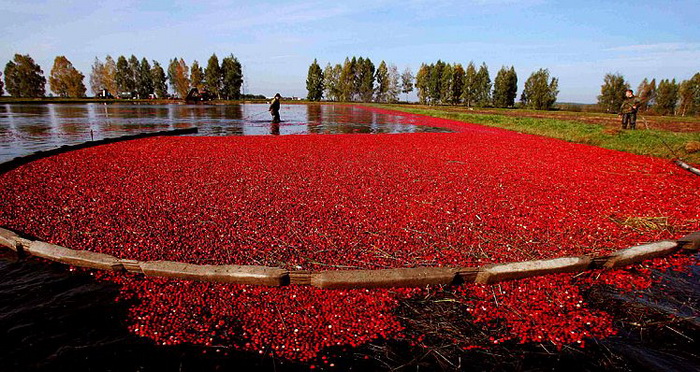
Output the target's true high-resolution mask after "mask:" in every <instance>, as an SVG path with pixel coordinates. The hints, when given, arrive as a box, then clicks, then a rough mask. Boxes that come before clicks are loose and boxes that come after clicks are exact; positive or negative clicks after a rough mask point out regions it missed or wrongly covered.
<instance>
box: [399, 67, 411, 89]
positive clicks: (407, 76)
mask: <svg viewBox="0 0 700 372" xmlns="http://www.w3.org/2000/svg"><path fill="white" fill-rule="evenodd" d="M413 79H414V78H413V71H411V68H410V67H406V69H405V70H403V72H402V73H401V93H403V94H406V95H408V94H409V93H411V92H413Z"/></svg>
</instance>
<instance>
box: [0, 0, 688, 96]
mask: <svg viewBox="0 0 700 372" xmlns="http://www.w3.org/2000/svg"><path fill="white" fill-rule="evenodd" d="M698 20H700V1H698V0H688V1H674V0H670V1H643V0H637V1H626V0H616V1H609V0H608V1H595V0H591V1H581V0H578V1H555V0H519V1H518V0H462V1H452V0H402V1H397V0H354V1H341V0H338V1H316V0H299V1H289V0H287V1H270V0H267V1H266V0H256V1H253V0H251V1H219V0H210V1H185V0H167V1H132V0H118V1H94V0H90V1H83V0H32V1H7V0H0V30H1V31H0V63H3V64H4V63H6V61H9V60H10V59H12V57H13V55H14V54H15V53H21V54H29V55H31V56H32V57H33V58H34V60H35V61H36V62H37V63H39V64H40V65H41V67H42V69H43V70H44V74H45V76H48V74H49V72H50V70H51V66H52V65H53V59H54V58H55V57H56V56H58V55H65V56H66V57H67V58H68V59H69V60H70V61H71V62H73V64H74V66H75V67H76V68H78V69H79V70H80V71H82V72H83V73H84V74H85V76H86V79H85V83H86V85H87V84H88V76H89V73H90V70H91V65H92V63H93V62H94V60H95V57H99V58H100V59H101V60H104V57H105V56H106V55H108V54H109V55H111V56H113V57H115V59H116V57H117V56H119V55H125V56H127V57H128V56H130V55H132V54H134V55H136V56H137V57H139V59H140V58H142V57H146V58H147V59H149V60H157V61H159V62H161V64H163V65H167V63H168V60H170V59H172V58H174V57H182V58H184V59H185V61H186V62H187V63H188V65H191V63H192V61H193V60H197V61H199V63H200V65H203V66H206V61H207V59H208V58H209V57H210V56H211V54H212V53H216V54H217V56H219V59H221V58H223V57H224V56H227V55H230V54H233V55H235V56H236V57H237V58H238V59H239V60H240V61H241V63H242V65H243V72H244V79H245V82H244V93H251V94H264V95H266V96H271V95H273V94H274V93H275V92H280V93H282V94H283V95H285V96H292V95H296V96H306V84H305V80H306V74H307V71H308V67H309V64H310V63H311V62H312V61H313V60H314V58H316V59H318V62H319V63H320V64H321V65H322V66H325V65H326V64H327V63H329V62H330V63H333V64H335V63H342V61H343V60H344V59H345V57H346V56H358V57H359V56H364V57H369V58H371V59H372V61H373V62H375V64H376V65H378V64H379V62H380V61H381V60H385V61H387V63H393V64H396V65H397V66H398V68H399V70H400V71H403V70H404V69H405V68H406V67H409V68H411V69H412V70H413V72H414V73H415V72H416V71H417V70H418V68H419V67H420V64H421V63H424V62H425V63H432V62H435V61H437V60H438V59H441V60H443V61H446V62H449V63H455V62H458V63H462V64H463V65H466V64H467V63H469V62H470V61H474V62H475V63H476V64H481V62H486V64H487V65H488V67H489V71H490V73H491V78H492V80H493V78H494V77H495V75H496V73H497V71H498V69H500V67H501V66H503V65H506V66H510V65H513V66H514V67H515V70H516V72H517V74H518V80H519V91H518V92H519V93H520V90H521V89H522V86H523V84H524V82H525V80H526V79H527V77H528V76H529V75H530V73H532V72H533V71H536V70H538V69H540V68H547V69H549V71H550V73H551V75H552V76H554V77H557V78H558V79H559V90H560V93H559V97H558V101H559V102H579V103H594V102H595V101H596V97H597V95H598V94H600V85H601V84H602V81H603V76H604V75H605V74H606V73H621V74H622V75H623V76H624V77H625V78H626V79H627V80H628V81H629V82H630V84H631V85H632V87H633V88H636V87H637V85H638V84H639V83H640V82H641V80H642V79H643V78H645V77H648V78H656V79H657V80H659V79H665V78H669V79H672V78H675V79H677V80H684V79H688V78H690V77H691V76H692V75H693V74H694V73H697V72H700V22H698ZM88 89H89V86H88Z"/></svg>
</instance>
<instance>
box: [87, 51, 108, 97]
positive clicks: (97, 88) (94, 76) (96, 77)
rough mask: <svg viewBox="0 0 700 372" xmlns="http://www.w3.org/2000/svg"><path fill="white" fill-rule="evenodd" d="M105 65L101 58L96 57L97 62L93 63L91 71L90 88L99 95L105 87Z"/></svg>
mask: <svg viewBox="0 0 700 372" xmlns="http://www.w3.org/2000/svg"><path fill="white" fill-rule="evenodd" d="M104 70H105V65H104V63H102V61H100V59H99V58H97V57H95V62H93V63H92V71H91V72H90V90H92V94H94V95H98V94H100V92H101V91H102V89H105V85H104V82H103V76H104Z"/></svg>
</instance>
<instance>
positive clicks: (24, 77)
mask: <svg viewBox="0 0 700 372" xmlns="http://www.w3.org/2000/svg"><path fill="white" fill-rule="evenodd" d="M45 85H46V78H45V77H44V71H42V70H41V67H39V65H38V64H36V63H35V62H34V59H32V57H30V56H29V54H25V55H22V54H15V57H14V59H13V60H12V61H9V62H7V64H6V65H5V88H6V89H7V92H8V93H10V95H12V96H13V97H23V98H24V97H43V96H44V93H45V92H46V88H45Z"/></svg>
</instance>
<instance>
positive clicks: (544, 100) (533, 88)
mask: <svg viewBox="0 0 700 372" xmlns="http://www.w3.org/2000/svg"><path fill="white" fill-rule="evenodd" d="M558 94H559V79H557V78H554V77H553V78H551V80H550V77H549V70H548V69H546V68H541V69H539V70H537V71H535V72H533V73H532V74H530V77H529V78H527V80H526V81H525V88H524V89H523V93H522V95H521V96H520V100H521V101H522V102H523V104H524V105H525V107H527V108H532V109H535V110H549V109H551V108H552V107H553V106H554V103H555V102H556V101H557V95H558Z"/></svg>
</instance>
